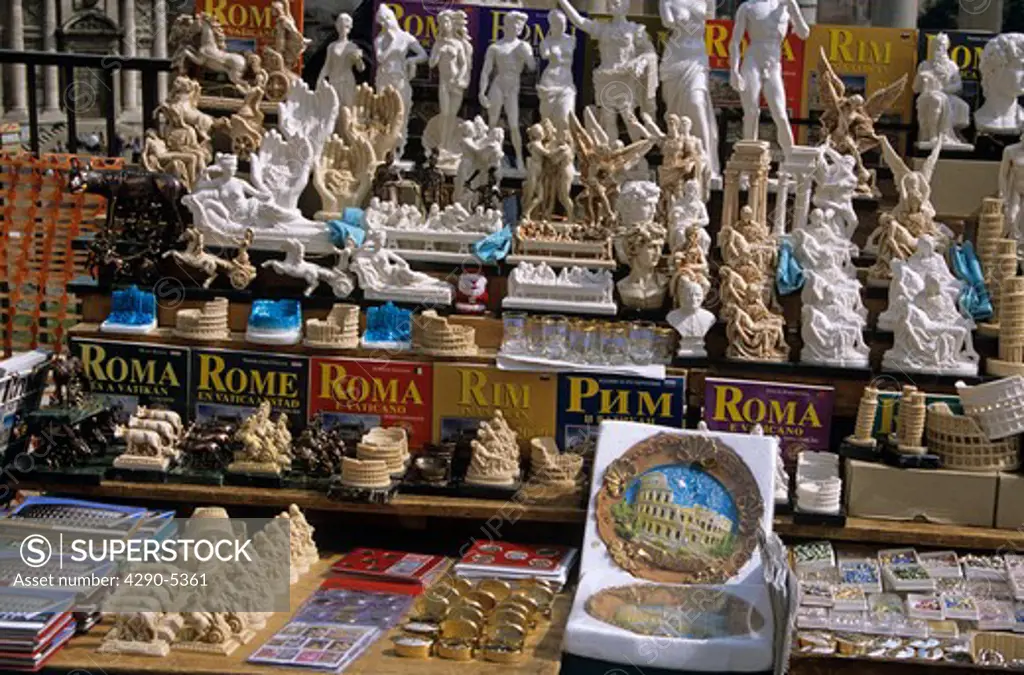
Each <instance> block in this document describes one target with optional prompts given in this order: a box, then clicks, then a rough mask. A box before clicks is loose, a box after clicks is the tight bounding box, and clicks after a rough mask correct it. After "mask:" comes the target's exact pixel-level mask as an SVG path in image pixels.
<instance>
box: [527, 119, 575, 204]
mask: <svg viewBox="0 0 1024 675" xmlns="http://www.w3.org/2000/svg"><path fill="white" fill-rule="evenodd" d="M526 135H527V138H528V141H529V142H528V144H527V149H528V150H529V152H530V158H529V159H528V160H527V163H526V181H525V182H524V183H523V220H534V219H537V220H550V219H551V218H552V216H554V214H555V207H556V206H557V207H560V208H561V210H562V211H563V212H564V214H565V217H566V218H567V219H569V220H572V218H573V216H574V213H573V210H574V207H573V202H572V197H571V196H570V195H571V191H572V181H573V178H574V177H575V175H576V168H575V167H574V166H573V158H574V155H575V153H574V151H573V147H572V137H571V135H570V134H569V133H568V128H567V127H566V129H565V130H564V131H559V130H558V128H556V127H555V125H554V123H542V124H534V125H533V126H531V127H530V128H529V129H527V131H526Z"/></svg>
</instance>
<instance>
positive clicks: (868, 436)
mask: <svg viewBox="0 0 1024 675" xmlns="http://www.w3.org/2000/svg"><path fill="white" fill-rule="evenodd" d="M877 416H878V389H877V388H875V387H872V386H871V385H868V386H866V387H864V393H863V394H861V397H860V403H858V404H857V423H856V426H855V427H854V430H853V434H852V435H850V436H847V437H846V438H845V439H843V442H844V443H849V444H850V445H854V446H857V447H861V448H872V449H874V448H876V447H878V440H877V439H875V436H874V431H875V418H876V417H877Z"/></svg>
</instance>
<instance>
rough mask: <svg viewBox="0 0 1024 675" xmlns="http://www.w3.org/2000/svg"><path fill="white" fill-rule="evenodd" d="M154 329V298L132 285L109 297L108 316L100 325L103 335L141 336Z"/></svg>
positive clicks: (147, 292)
mask: <svg viewBox="0 0 1024 675" xmlns="http://www.w3.org/2000/svg"><path fill="white" fill-rule="evenodd" d="M155 328H156V296H155V295H153V293H151V292H149V291H140V290H139V287H138V286H135V285H132V286H129V287H128V288H126V289H124V290H121V291H114V292H113V293H111V295H110V315H109V316H107V320H106V321H104V322H103V323H102V324H100V330H101V331H103V332H104V333H130V334H133V335H142V334H145V333H148V332H150V331H152V330H154V329H155Z"/></svg>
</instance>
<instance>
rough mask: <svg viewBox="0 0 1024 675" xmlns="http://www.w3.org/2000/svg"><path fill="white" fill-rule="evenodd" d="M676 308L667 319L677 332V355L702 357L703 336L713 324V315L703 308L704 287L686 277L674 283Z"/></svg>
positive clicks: (704, 354)
mask: <svg viewBox="0 0 1024 675" xmlns="http://www.w3.org/2000/svg"><path fill="white" fill-rule="evenodd" d="M675 300H676V308H675V309H673V310H672V311H671V312H669V313H668V317H667V320H668V322H669V325H671V326H672V327H673V328H674V329H675V330H676V332H677V333H679V349H678V350H677V351H676V354H677V355H678V356H684V357H690V358H702V357H705V356H707V350H706V349H705V347H704V337H705V336H706V335H707V334H708V331H710V330H711V327H712V326H714V325H715V315H714V314H712V313H711V312H709V311H708V310H706V309H704V307H703V305H704V289H703V288H701V287H700V285H699V284H697V283H694V282H693V281H690V280H688V279H686V280H683V281H681V282H679V283H678V284H677V285H676V298H675Z"/></svg>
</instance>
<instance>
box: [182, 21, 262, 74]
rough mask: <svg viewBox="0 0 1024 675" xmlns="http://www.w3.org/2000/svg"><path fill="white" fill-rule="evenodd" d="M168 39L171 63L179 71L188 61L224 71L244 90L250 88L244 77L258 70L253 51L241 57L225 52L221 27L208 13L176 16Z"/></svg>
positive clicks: (258, 65) (258, 64)
mask: <svg viewBox="0 0 1024 675" xmlns="http://www.w3.org/2000/svg"><path fill="white" fill-rule="evenodd" d="M197 36H198V40H197V39H196V38H197ZM170 41H171V42H172V43H176V48H175V50H174V57H173V58H172V59H171V62H172V64H173V66H174V67H175V68H177V69H178V70H179V71H184V70H185V68H186V64H187V63H189V62H190V63H193V64H195V65H197V66H199V67H200V68H202V69H204V70H209V71H212V72H215V73H224V74H225V75H227V77H228V79H229V80H231V83H232V84H234V85H235V86H236V87H237V88H238V89H239V90H240V91H242V92H243V93H244V92H247V91H248V90H249V89H250V88H251V87H252V83H250V82H248V81H247V80H246V77H245V76H246V74H247V72H249V71H252V72H253V73H256V71H258V70H260V69H261V68H260V63H259V57H258V56H256V55H255V54H249V55H246V56H243V55H241V54H233V53H231V52H229V51H227V42H226V40H225V37H224V29H223V28H221V26H220V23H219V22H218V21H217V20H216V19H215V18H213V17H211V16H210V15H208V14H203V13H199V14H196V15H195V16H192V15H188V14H186V15H182V16H179V17H178V18H177V20H176V21H175V22H174V27H173V28H172V30H171V38H170Z"/></svg>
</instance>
